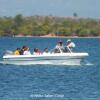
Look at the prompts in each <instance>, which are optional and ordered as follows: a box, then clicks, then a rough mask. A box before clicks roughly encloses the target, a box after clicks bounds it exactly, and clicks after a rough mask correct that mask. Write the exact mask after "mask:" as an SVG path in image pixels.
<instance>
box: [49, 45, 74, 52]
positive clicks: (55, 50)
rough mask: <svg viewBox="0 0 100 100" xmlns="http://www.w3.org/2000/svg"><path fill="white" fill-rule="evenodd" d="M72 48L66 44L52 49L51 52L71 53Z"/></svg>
mask: <svg viewBox="0 0 100 100" xmlns="http://www.w3.org/2000/svg"><path fill="white" fill-rule="evenodd" d="M71 52H72V51H71V49H70V48H68V47H67V46H65V47H64V48H62V49H61V48H54V49H52V50H51V53H71Z"/></svg>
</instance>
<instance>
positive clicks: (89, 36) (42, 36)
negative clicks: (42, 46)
mask: <svg viewBox="0 0 100 100" xmlns="http://www.w3.org/2000/svg"><path fill="white" fill-rule="evenodd" d="M16 37H19V38H20V37H25V38H28V37H32V38H100V36H97V37H93V36H88V37H78V36H14V37H13V38H16Z"/></svg>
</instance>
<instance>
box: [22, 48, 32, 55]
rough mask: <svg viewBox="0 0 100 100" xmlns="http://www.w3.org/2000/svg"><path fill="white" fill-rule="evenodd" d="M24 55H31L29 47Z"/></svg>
mask: <svg viewBox="0 0 100 100" xmlns="http://www.w3.org/2000/svg"><path fill="white" fill-rule="evenodd" d="M23 55H31V52H30V51H29V48H28V47H27V48H25V49H24V52H23Z"/></svg>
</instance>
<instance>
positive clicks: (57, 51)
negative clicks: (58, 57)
mask: <svg viewBox="0 0 100 100" xmlns="http://www.w3.org/2000/svg"><path fill="white" fill-rule="evenodd" d="M60 50H62V51H63V50H64V46H63V42H62V41H61V40H60V41H58V43H57V45H56V47H55V53H60Z"/></svg>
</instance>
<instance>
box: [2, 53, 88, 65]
mask: <svg viewBox="0 0 100 100" xmlns="http://www.w3.org/2000/svg"><path fill="white" fill-rule="evenodd" d="M86 56H88V54H87V53H63V54H47V55H20V56H15V55H7V56H3V61H4V64H16V65H31V64H52V65H80V64H81V62H82V60H83V59H84V58H85V57H86Z"/></svg>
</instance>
